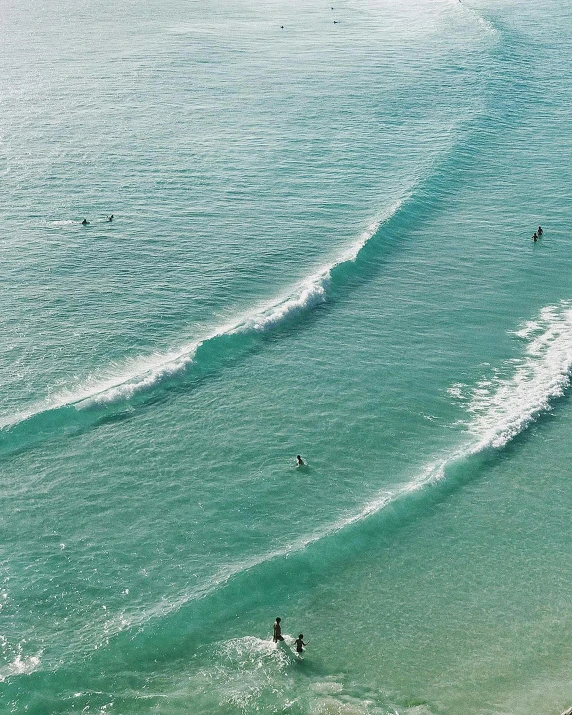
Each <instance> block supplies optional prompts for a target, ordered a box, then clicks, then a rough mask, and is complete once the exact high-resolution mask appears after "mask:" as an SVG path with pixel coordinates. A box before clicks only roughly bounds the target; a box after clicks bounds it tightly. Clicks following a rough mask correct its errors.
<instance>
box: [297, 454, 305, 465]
mask: <svg viewBox="0 0 572 715" xmlns="http://www.w3.org/2000/svg"><path fill="white" fill-rule="evenodd" d="M296 466H297V467H303V466H304V460H303V459H302V457H301V456H300V455H299V454H297V455H296Z"/></svg>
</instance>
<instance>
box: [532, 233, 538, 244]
mask: <svg viewBox="0 0 572 715" xmlns="http://www.w3.org/2000/svg"><path fill="white" fill-rule="evenodd" d="M532 240H533V241H534V243H536V242H537V241H538V236H537V235H536V231H535V232H534V233H533V234H532Z"/></svg>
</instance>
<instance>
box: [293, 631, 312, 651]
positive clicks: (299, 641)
mask: <svg viewBox="0 0 572 715" xmlns="http://www.w3.org/2000/svg"><path fill="white" fill-rule="evenodd" d="M294 642H295V643H296V653H303V652H304V648H303V646H305V645H308V643H309V642H310V641H308V643H304V634H303V633H300V635H299V636H298V638H296V640H295V641H294Z"/></svg>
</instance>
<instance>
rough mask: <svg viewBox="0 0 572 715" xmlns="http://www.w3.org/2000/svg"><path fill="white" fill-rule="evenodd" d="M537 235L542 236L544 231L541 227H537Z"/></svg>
mask: <svg viewBox="0 0 572 715" xmlns="http://www.w3.org/2000/svg"><path fill="white" fill-rule="evenodd" d="M537 233H538V235H539V236H542V234H543V233H544V231H543V230H542V226H539V227H538V231H537Z"/></svg>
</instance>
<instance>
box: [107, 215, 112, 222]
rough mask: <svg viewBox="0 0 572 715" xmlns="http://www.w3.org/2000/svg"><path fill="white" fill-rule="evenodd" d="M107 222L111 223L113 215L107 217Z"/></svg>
mask: <svg viewBox="0 0 572 715" xmlns="http://www.w3.org/2000/svg"><path fill="white" fill-rule="evenodd" d="M107 220H108V221H109V222H111V221H113V214H110V215H109V216H108V217H107Z"/></svg>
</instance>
